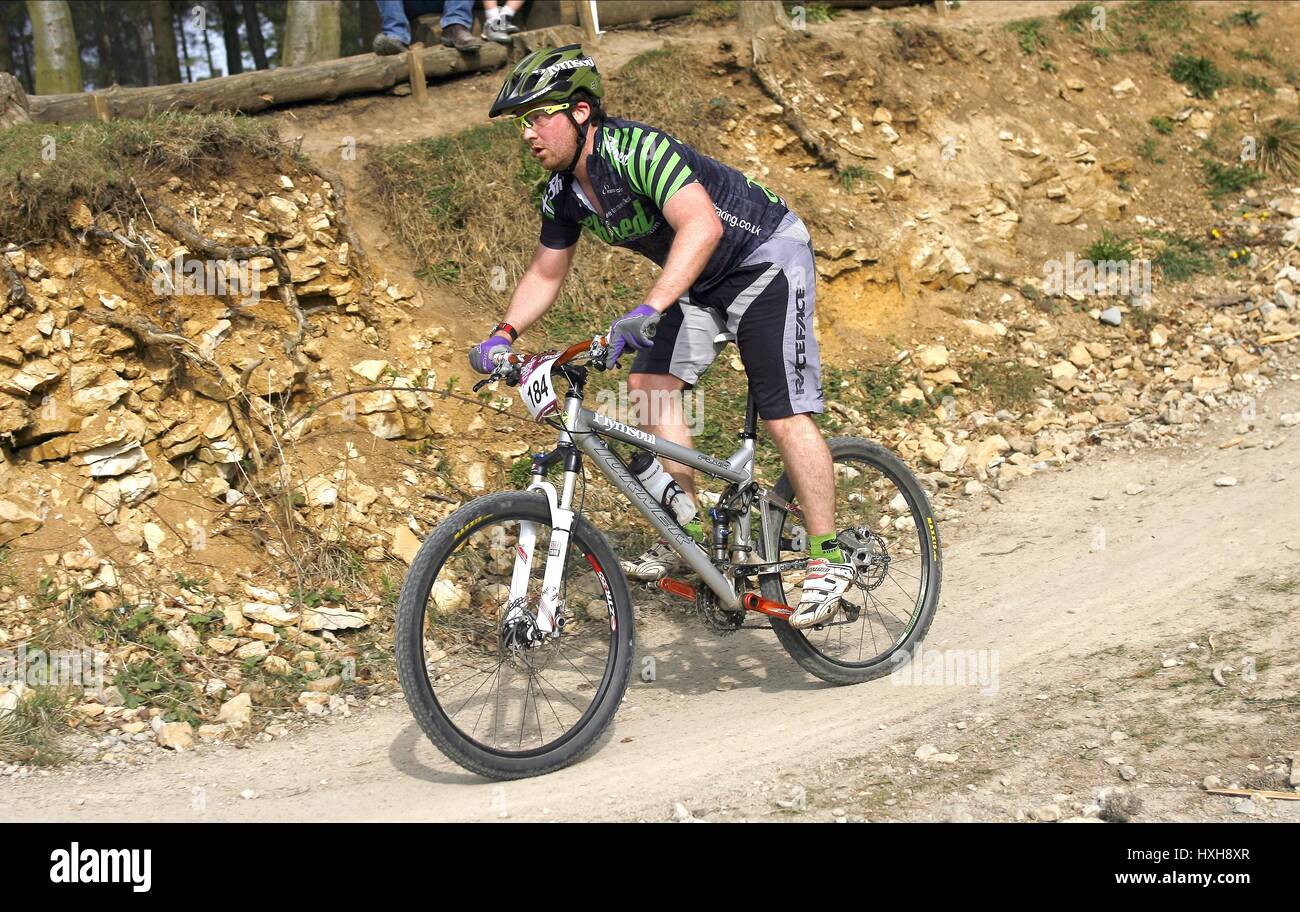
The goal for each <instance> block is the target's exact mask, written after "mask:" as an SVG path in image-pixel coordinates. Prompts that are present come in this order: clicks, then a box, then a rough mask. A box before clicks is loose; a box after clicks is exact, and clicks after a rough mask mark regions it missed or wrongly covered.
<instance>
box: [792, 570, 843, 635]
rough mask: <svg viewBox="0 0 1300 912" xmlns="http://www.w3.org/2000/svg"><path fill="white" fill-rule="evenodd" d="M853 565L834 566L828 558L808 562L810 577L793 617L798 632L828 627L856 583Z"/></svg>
mask: <svg viewBox="0 0 1300 912" xmlns="http://www.w3.org/2000/svg"><path fill="white" fill-rule="evenodd" d="M853 577H854V571H853V565H852V564H832V563H831V562H830V561H828V560H826V558H824V557H815V558H813V559H812V560H810V561H808V575H807V576H806V577H804V581H803V595H802V596H801V597H800V598H799V604H798V605H797V606H796V607H795V609H794V614H792V615H790V626H791V627H793V628H794V629H795V630H803V629H804V628H806V627H816V626H817V625H818V624H824V623H826V622H827V621H829V620H830V619H831V616H832V615H833V614H835V608H836V606H837V605H838V604H839V601H840V597H841V596H842V595H844V593H845V591H847V590H848V588H849V586H851V585H852V584H853Z"/></svg>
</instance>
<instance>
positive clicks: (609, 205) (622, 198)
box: [541, 117, 789, 307]
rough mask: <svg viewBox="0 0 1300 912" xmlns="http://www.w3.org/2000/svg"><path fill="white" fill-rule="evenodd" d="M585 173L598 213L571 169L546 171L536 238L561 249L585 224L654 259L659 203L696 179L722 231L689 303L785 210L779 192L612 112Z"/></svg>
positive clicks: (658, 245) (658, 256) (662, 249)
mask: <svg viewBox="0 0 1300 912" xmlns="http://www.w3.org/2000/svg"><path fill="white" fill-rule="evenodd" d="M587 175H588V177H589V178H590V181H591V186H592V188H593V189H594V190H595V191H596V195H597V196H598V197H599V200H598V202H599V204H600V207H601V208H602V209H603V210H604V212H605V217H604V218H601V217H600V216H598V215H597V214H596V212H595V210H594V209H593V207H591V206H590V205H589V204H588V202H587V200H586V197H585V196H584V195H583V193H582V188H581V186H580V185H579V183H578V181H577V179H576V178H575V177H574V176H573V175H572V174H558V173H557V174H554V175H553V176H552V177H551V180H550V183H549V184H547V187H546V190H545V192H544V193H543V194H542V236H541V242H542V243H543V244H544V245H546V246H547V247H552V248H555V249H557V250H563V249H565V248H567V247H571V246H573V245H574V244H575V243H577V240H578V235H579V234H581V232H582V229H583V228H584V227H586V228H587V229H589V230H590V231H591V233H592V234H594V235H595V236H596V237H598V238H600V239H601V240H602V241H604V242H605V243H607V244H615V245H617V246H619V247H627V248H628V249H629V250H635V251H637V252H638V253H641V254H643V255H644V256H646V257H648V258H650V259H651V260H653V261H654V262H655V263H657V264H659V265H660V266H662V265H663V264H664V262H665V261H666V260H667V259H668V250H669V248H670V247H671V246H672V242H673V236H674V234H675V232H674V231H673V228H672V226H671V225H669V224H668V222H667V221H666V220H665V219H664V215H663V207H664V205H665V204H666V203H667V202H668V200H669V199H671V198H672V196H673V194H674V193H676V192H677V191H678V190H680V189H681V188H682V187H685V186H686V185H687V184H692V183H699V184H702V185H703V187H704V189H705V190H707V191H708V194H709V197H710V198H711V199H712V200H713V207H714V208H715V209H716V210H717V212H718V218H719V219H720V220H721V221H722V239H721V240H720V241H719V242H718V246H717V249H715V250H714V251H713V256H711V257H710V258H709V262H708V263H707V264H706V265H705V267H704V270H703V271H702V272H701V273H700V276H699V278H698V279H697V280H696V282H695V284H694V285H693V286H692V287H691V300H692V302H694V303H697V304H704V305H708V304H710V303H713V302H711V301H710V295H709V291H710V290H711V289H713V288H714V287H715V286H717V285H718V284H719V283H720V282H721V281H722V280H723V279H724V278H725V277H726V276H727V274H728V273H729V272H730V271H731V270H732V269H733V268H735V267H736V266H737V265H739V263H740V262H741V261H742V260H744V259H745V257H746V256H747V255H748V254H749V253H750V251H752V250H754V249H755V248H757V247H758V246H759V245H760V244H762V243H763V242H764V241H766V240H767V239H768V238H769V237H771V236H772V233H773V232H774V231H775V230H776V228H777V226H778V225H780V224H781V220H782V219H783V218H784V217H785V214H786V212H787V211H789V210H788V209H787V208H786V205H785V201H784V200H783V199H781V198H780V197H779V196H777V195H776V194H775V193H773V192H772V191H771V190H769V189H767V188H766V187H764V186H763V185H762V184H760V183H758V182H757V181H753V180H750V179H749V178H747V177H745V175H743V174H741V173H740V172H739V171H737V170H736V169H735V168H731V167H728V166H727V165H724V164H722V162H719V161H717V160H715V159H712V158H709V157H708V156H707V155H701V154H700V153H699V152H697V151H695V150H694V149H692V148H691V147H690V146H688V145H686V144H685V143H682V142H679V141H678V140H676V139H674V138H673V137H671V136H669V135H668V134H667V133H664V132H663V131H662V130H656V129H655V128H654V127H649V126H646V125H645V124H642V123H636V122H634V121H630V120H622V119H620V118H616V117H610V118H607V119H606V120H605V122H604V123H603V124H602V125H601V126H600V128H599V129H598V131H597V133H596V138H595V141H594V143H593V146H592V154H591V156H590V157H589V158H588V159H587ZM721 306H724V307H725V304H722V305H721Z"/></svg>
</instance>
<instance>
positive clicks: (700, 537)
mask: <svg viewBox="0 0 1300 912" xmlns="http://www.w3.org/2000/svg"><path fill="white" fill-rule="evenodd" d="M683 528H684V529H685V530H686V531H687V532H689V533H691V538H693V539H695V540H696V541H697V542H702V541H704V527H703V526H702V525H700V521H699V520H698V519H692V520H691V521H690V522H688V523H687V524H686V525H685V526H683Z"/></svg>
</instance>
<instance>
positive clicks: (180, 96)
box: [28, 43, 506, 123]
mask: <svg viewBox="0 0 1300 912" xmlns="http://www.w3.org/2000/svg"><path fill="white" fill-rule="evenodd" d="M415 53H417V54H419V55H420V65H421V66H422V68H423V69H424V73H425V75H426V76H427V77H429V78H446V77H448V76H453V75H456V74H458V73H472V72H481V71H484V70H494V69H497V68H498V67H501V66H504V65H505V63H506V49H505V48H504V47H503V46H501V45H499V44H495V43H493V44H489V45H485V46H484V47H483V49H482V50H481V51H479V52H478V53H477V54H462V53H460V52H459V51H455V50H452V49H451V48H445V47H434V48H424V49H422V50H419V51H416V52H415ZM408 57H409V55H407V54H397V55H394V56H392V57H379V56H377V55H375V54H359V55H357V56H356V57H345V58H343V59H341V60H327V61H325V62H323V63H313V64H305V65H303V66H298V67H286V68H282V69H275V70H265V71H257V72H249V73H242V74H240V75H239V76H227V77H225V78H224V79H210V80H204V81H201V82H197V83H194V84H192V85H186V84H182V85H174V86H156V87H153V88H148V89H113V90H111V91H108V92H93V93H87V92H79V93H77V94H75V95H53V96H49V97H44V96H33V97H31V98H30V99H29V100H28V104H29V107H30V111H31V117H32V120H35V121H39V122H42V123H70V122H74V121H82V120H94V119H95V117H96V113H95V101H96V99H98V100H99V103H100V104H101V105H102V106H104V107H105V108H106V109H107V111H108V113H109V115H110V116H111V117H112V119H114V120H120V119H122V118H143V117H150V116H153V115H157V114H161V113H162V112H163V111H198V112H204V113H205V112H208V111H244V112H248V113H251V112H253V111H262V110H265V109H266V108H270V107H273V106H275V105H282V104H293V103H295V102H300V101H315V100H324V101H333V100H334V99H335V98H340V97H342V96H344V95H352V94H355V93H358V92H379V91H382V90H384V89H387V88H390V87H392V86H394V85H396V84H397V83H399V82H405V81H407V79H408V78H409V77H408Z"/></svg>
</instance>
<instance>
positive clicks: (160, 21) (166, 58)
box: [149, 0, 181, 85]
mask: <svg viewBox="0 0 1300 912" xmlns="http://www.w3.org/2000/svg"><path fill="white" fill-rule="evenodd" d="M149 24H150V26H151V28H152V29H153V49H154V55H155V57H157V59H158V82H159V83H161V84H162V85H172V84H173V83H177V82H180V81H181V64H180V61H179V60H178V59H177V57H176V33H175V31H174V27H173V22H172V5H171V0H149Z"/></svg>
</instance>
